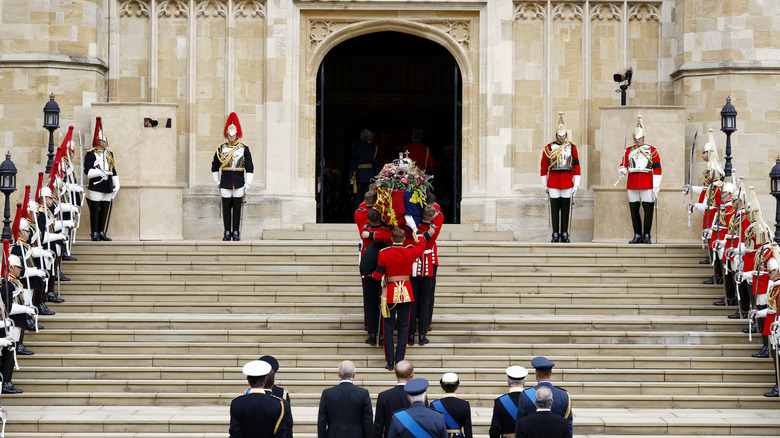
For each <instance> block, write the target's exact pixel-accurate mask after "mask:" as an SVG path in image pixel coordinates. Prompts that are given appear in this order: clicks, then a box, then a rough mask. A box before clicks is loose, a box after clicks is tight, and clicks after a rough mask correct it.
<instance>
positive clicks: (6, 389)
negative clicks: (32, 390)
mask: <svg viewBox="0 0 780 438" xmlns="http://www.w3.org/2000/svg"><path fill="white" fill-rule="evenodd" d="M2 372H3V391H2V392H3V394H21V393H22V392H23V391H22V390H21V389H19V388H16V387H15V386H14V384H13V383H12V382H11V379H12V378H13V374H14V358H13V352H12V351H9V350H8V349H7V348H3V371H2Z"/></svg>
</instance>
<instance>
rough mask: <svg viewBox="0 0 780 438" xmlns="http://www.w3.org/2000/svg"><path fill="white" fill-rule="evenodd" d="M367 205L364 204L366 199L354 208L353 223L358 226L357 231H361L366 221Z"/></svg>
mask: <svg viewBox="0 0 780 438" xmlns="http://www.w3.org/2000/svg"><path fill="white" fill-rule="evenodd" d="M368 210H369V207H368V206H367V205H366V201H363V202H362V203H360V205H359V206H358V208H357V210H355V225H357V227H358V233H360V232H362V231H363V225H365V224H366V222H368V219H366V215H367V214H368Z"/></svg>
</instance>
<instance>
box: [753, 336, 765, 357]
mask: <svg viewBox="0 0 780 438" xmlns="http://www.w3.org/2000/svg"><path fill="white" fill-rule="evenodd" d="M763 338H764V342H766V341H767V340H766V336H763ZM751 356H753V357H757V358H759V359H764V358H767V357H769V345H767V344H764V346H763V347H761V350H759V351H758V353H753V354H751Z"/></svg>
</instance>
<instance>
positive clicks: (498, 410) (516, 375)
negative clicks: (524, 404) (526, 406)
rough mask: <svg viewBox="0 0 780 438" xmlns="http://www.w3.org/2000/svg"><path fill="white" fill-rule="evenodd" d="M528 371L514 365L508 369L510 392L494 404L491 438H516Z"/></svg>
mask: <svg viewBox="0 0 780 438" xmlns="http://www.w3.org/2000/svg"><path fill="white" fill-rule="evenodd" d="M527 375H528V370H526V369H525V368H524V367H521V366H518V365H513V366H511V367H509V368H507V369H506V384H507V385H509V392H508V393H506V394H504V395H502V396H501V397H499V398H497V399H496V400H495V402H494V403H493V419H492V420H491V421H490V430H489V431H488V433H489V434H490V438H514V436H515V427H516V425H517V424H516V420H515V419H516V418H517V403H518V402H519V401H520V396H521V395H522V394H523V385H524V384H525V377H526V376H527Z"/></svg>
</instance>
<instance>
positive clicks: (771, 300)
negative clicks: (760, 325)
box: [766, 283, 780, 313]
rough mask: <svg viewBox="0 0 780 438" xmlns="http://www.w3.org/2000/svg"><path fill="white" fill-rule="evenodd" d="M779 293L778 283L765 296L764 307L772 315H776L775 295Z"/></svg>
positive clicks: (779, 284) (779, 286)
mask: <svg viewBox="0 0 780 438" xmlns="http://www.w3.org/2000/svg"><path fill="white" fill-rule="evenodd" d="M778 293H780V283H777V284H775V285H774V286H772V288H771V289H769V292H768V293H767V295H766V306H767V307H768V308H769V310H771V311H772V313H777V295H778Z"/></svg>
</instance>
